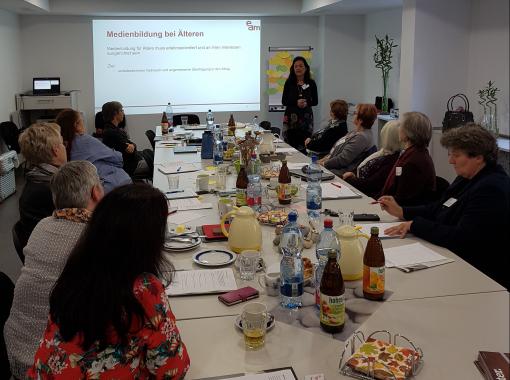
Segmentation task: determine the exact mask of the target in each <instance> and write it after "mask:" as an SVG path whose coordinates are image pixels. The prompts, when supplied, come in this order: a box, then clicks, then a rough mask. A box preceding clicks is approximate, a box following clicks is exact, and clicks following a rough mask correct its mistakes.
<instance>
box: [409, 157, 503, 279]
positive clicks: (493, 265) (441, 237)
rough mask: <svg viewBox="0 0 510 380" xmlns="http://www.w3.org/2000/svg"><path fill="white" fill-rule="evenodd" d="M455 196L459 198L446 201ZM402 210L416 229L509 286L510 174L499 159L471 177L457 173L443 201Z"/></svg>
mask: <svg viewBox="0 0 510 380" xmlns="http://www.w3.org/2000/svg"><path fill="white" fill-rule="evenodd" d="M450 198H455V199H457V201H456V202H455V203H454V204H453V205H451V206H450V207H447V206H445V205H444V203H445V201H447V200H449V199H450ZM403 210H404V218H405V219H406V220H412V221H413V223H412V224H411V232H412V233H413V234H415V235H416V236H418V237H420V238H422V239H425V240H427V241H430V242H431V243H434V244H437V245H440V246H442V247H446V248H448V249H449V250H451V251H452V252H454V253H456V254H457V255H459V256H460V257H462V258H463V259H464V260H466V261H467V262H469V263H470V264H471V265H473V266H475V267H477V268H478V269H479V270H481V271H482V272H484V273H485V274H487V275H488V276H490V277H492V278H493V279H494V280H496V281H498V282H499V283H500V284H502V285H503V286H505V287H506V288H507V289H508V288H509V287H508V286H509V278H510V276H508V268H509V260H508V247H509V246H510V178H509V177H508V175H507V174H506V173H505V171H504V170H503V168H502V167H501V166H500V165H488V166H486V167H485V168H483V169H482V170H481V171H480V172H479V173H478V174H477V175H476V176H475V177H474V178H472V179H471V180H468V179H466V178H463V177H457V178H456V179H455V181H454V182H453V183H452V184H451V185H450V187H449V188H448V189H447V190H446V192H445V193H444V195H443V197H442V198H441V199H440V200H439V201H437V202H435V203H431V204H429V205H426V206H417V207H404V208H403ZM505 252H506V253H505Z"/></svg>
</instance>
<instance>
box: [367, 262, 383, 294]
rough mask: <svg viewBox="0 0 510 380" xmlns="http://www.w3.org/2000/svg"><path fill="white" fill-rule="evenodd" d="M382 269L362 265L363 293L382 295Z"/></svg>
mask: <svg viewBox="0 0 510 380" xmlns="http://www.w3.org/2000/svg"><path fill="white" fill-rule="evenodd" d="M384 277H385V268H384V267H369V266H367V265H363V291H364V292H367V293H372V294H381V293H384Z"/></svg>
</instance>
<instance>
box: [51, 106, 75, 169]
mask: <svg viewBox="0 0 510 380" xmlns="http://www.w3.org/2000/svg"><path fill="white" fill-rule="evenodd" d="M78 120H80V113H79V112H78V111H75V110H73V109H70V108H67V109H65V110H62V111H60V112H59V113H58V115H57V118H56V119H55V121H56V122H57V124H58V125H60V134H61V135H62V140H63V141H64V145H65V146H66V151H67V159H68V160H71V148H72V147H73V140H74V136H76V127H75V124H76V123H77V122H78Z"/></svg>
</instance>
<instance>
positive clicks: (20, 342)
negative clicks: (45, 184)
mask: <svg viewBox="0 0 510 380" xmlns="http://www.w3.org/2000/svg"><path fill="white" fill-rule="evenodd" d="M50 187H51V191H52V194H53V199H54V200H55V211H54V212H53V215H51V216H49V217H47V218H44V219H43V220H41V221H40V222H39V223H38V224H37V226H36V227H35V228H34V231H33V232H32V234H31V235H30V239H29V240H28V244H27V246H26V247H25V249H24V253H25V257H26V259H25V266H24V268H23V270H22V271H21V274H20V276H19V278H18V280H17V281H16V290H15V291H14V301H13V303H12V307H11V312H10V315H9V319H8V320H7V323H6V324H5V329H4V336H5V343H6V347H7V352H8V354H9V363H10V367H11V370H12V374H13V376H14V377H15V378H17V379H24V378H25V374H26V372H27V371H28V369H29V368H30V367H31V366H32V364H33V363H34V354H35V352H36V350H37V347H39V342H40V340H41V336H42V333H43V332H44V329H45V328H46V325H47V323H48V312H49V309H50V306H49V303H48V298H49V295H50V291H51V289H52V288H53V285H54V284H55V281H57V278H58V276H60V273H61V272H62V269H63V268H64V265H65V264H66V261H67V258H68V257H69V253H70V252H71V250H72V249H73V248H74V246H75V245H76V242H77V241H78V239H79V238H80V235H81V233H82V231H83V229H84V228H85V225H86V223H87V222H88V220H89V218H90V216H91V214H92V211H93V210H94V207H95V206H96V205H97V203H98V202H99V200H100V199H101V198H102V196H103V187H102V186H101V182H100V180H99V177H98V175H97V170H96V168H95V167H94V165H92V164H91V163H90V162H88V161H73V162H68V163H67V164H64V165H63V166H62V167H61V168H60V169H59V170H58V171H57V172H56V173H55V175H54V176H53V178H52V180H51V184H50Z"/></svg>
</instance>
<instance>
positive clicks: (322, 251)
mask: <svg viewBox="0 0 510 380" xmlns="http://www.w3.org/2000/svg"><path fill="white" fill-rule="evenodd" d="M331 250H333V251H335V252H336V259H337V261H339V260H340V243H339V241H338V238H337V236H336V232H335V231H333V220H331V219H324V229H323V230H322V232H321V234H320V236H319V241H318V242H317V245H316V247H315V254H316V256H317V261H318V265H317V269H316V270H315V305H316V306H317V307H318V308H320V300H321V294H320V290H319V289H320V286H321V280H322V273H324V267H325V266H326V263H327V262H328V254H329V252H330V251H331Z"/></svg>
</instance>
